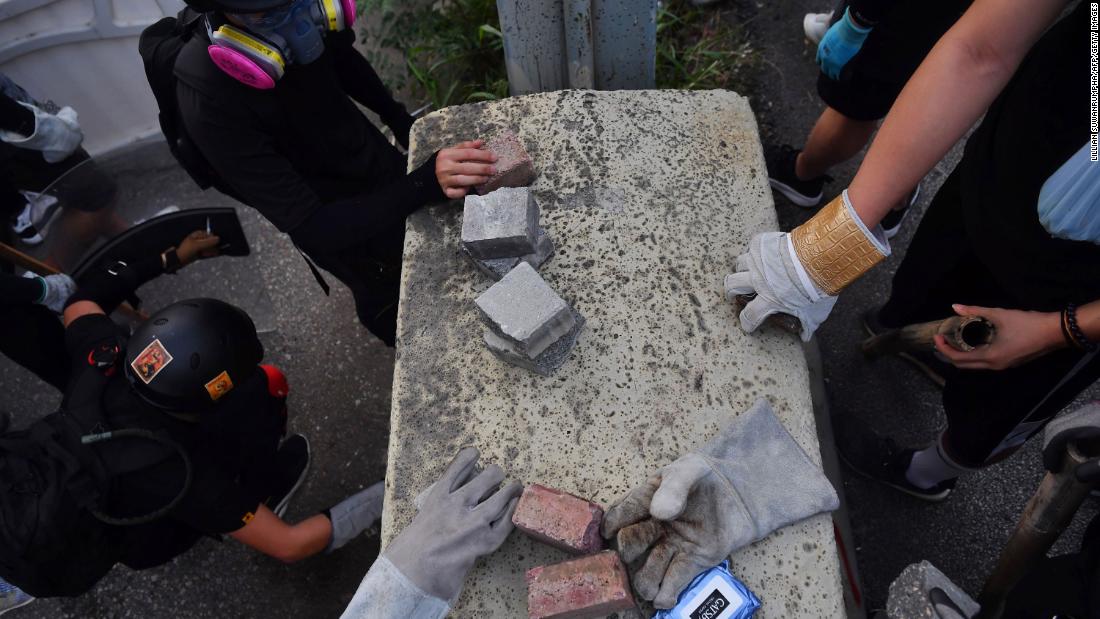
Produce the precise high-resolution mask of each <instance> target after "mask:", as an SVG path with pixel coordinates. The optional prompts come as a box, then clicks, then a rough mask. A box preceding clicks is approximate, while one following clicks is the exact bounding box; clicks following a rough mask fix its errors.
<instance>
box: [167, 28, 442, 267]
mask: <svg viewBox="0 0 1100 619" xmlns="http://www.w3.org/2000/svg"><path fill="white" fill-rule="evenodd" d="M353 42H354V36H353V35H352V33H351V32H349V31H344V32H339V33H331V34H329V35H328V36H327V38H326V40H325V52H324V53H323V54H322V55H321V57H320V58H319V59H317V60H316V61H314V62H312V63H310V64H308V65H294V64H291V65H288V66H287V68H286V72H285V74H284V75H283V77H282V78H281V79H280V80H279V81H278V82H277V83H276V85H275V87H274V88H272V89H270V90H257V89H254V88H251V87H249V86H246V85H245V84H242V83H240V82H238V81H236V80H235V79H233V78H232V77H230V76H228V75H226V74H225V73H223V72H222V71H221V70H220V69H218V68H217V67H216V66H215V65H214V64H213V63H212V62H211V60H210V57H209V55H208V54H207V51H206V48H207V45H208V42H207V39H206V35H205V33H203V32H201V30H200V32H198V33H196V35H195V37H194V38H193V39H192V40H191V41H190V42H189V43H188V44H187V45H186V46H185V47H184V48H183V50H181V52H180V56H179V59H178V60H177V62H176V76H177V77H178V78H179V81H178V86H177V90H176V94H177V100H178V102H179V108H180V116H181V120H182V122H183V125H184V127H185V129H186V131H187V133H188V135H189V136H190V137H191V139H192V141H193V142H194V143H195V145H196V146H197V147H198V149H199V150H200V151H201V152H202V154H203V156H204V157H206V159H207V160H208V161H209V162H210V163H211V164H212V165H213V167H214V168H215V169H216V170H217V172H218V174H219V175H220V176H221V177H222V179H223V180H224V181H225V182H226V183H227V184H228V185H229V186H230V187H231V188H232V189H233V191H234V192H235V193H236V194H237V197H239V198H240V199H242V200H243V201H244V202H245V203H246V204H248V205H250V206H252V207H254V208H256V209H257V210H258V211H260V213H262V214H263V215H264V216H265V217H267V218H268V219H269V220H270V221H271V222H272V223H273V224H275V226H276V227H277V228H279V229H280V230H282V231H284V232H288V233H289V234H290V235H291V238H293V239H294V241H295V242H296V243H298V245H299V246H301V247H302V248H303V249H305V250H306V251H307V252H317V253H326V252H332V251H338V250H340V249H344V248H347V247H351V246H354V245H356V244H361V243H364V242H369V240H370V238H371V237H372V236H373V235H375V234H379V233H380V232H383V231H387V230H392V229H393V225H394V224H396V223H399V222H401V221H403V220H404V218H405V217H406V216H408V214H409V213H412V212H413V211H415V210H416V209H418V208H420V207H421V206H423V205H425V204H427V203H430V202H435V201H441V200H443V199H444V195H443V193H442V190H441V189H440V188H439V185H438V183H437V182H436V179H435V170H434V168H435V158H434V157H433V158H431V159H429V160H428V161H427V162H426V163H425V164H424V165H422V166H420V167H419V168H417V169H416V170H414V171H413V172H412V173H409V174H406V173H405V158H404V156H403V155H401V153H400V152H399V151H398V150H397V149H396V148H394V147H393V146H391V145H390V144H389V142H387V141H386V139H385V138H384V137H383V136H382V134H381V133H380V132H379V131H378V129H377V128H375V127H374V125H372V124H371V123H370V122H369V121H368V120H367V118H366V117H365V116H364V115H363V114H362V113H361V112H360V111H359V109H358V108H357V107H356V106H355V104H354V102H353V99H354V101H358V102H359V103H361V104H362V105H364V106H365V107H367V108H369V109H370V110H372V111H374V112H376V113H377V114H378V115H379V116H380V117H381V118H382V120H383V122H385V123H386V124H387V125H389V126H390V127H391V128H394V129H395V131H398V132H401V131H404V132H406V134H407V131H408V127H409V126H411V124H412V119H411V117H410V116H409V115H408V113H407V112H406V111H405V108H404V107H403V106H402V105H401V104H399V103H397V102H396V101H394V99H393V97H392V96H391V95H390V93H389V92H388V91H387V90H386V88H385V86H384V85H383V84H382V81H381V80H380V79H379V78H378V75H377V74H376V73H375V72H374V70H373V69H372V68H371V66H370V64H369V63H368V62H367V60H366V59H365V58H363V56H362V55H361V54H359V52H357V51H356V50H355V49H354V47H353V46H352V43H353Z"/></svg>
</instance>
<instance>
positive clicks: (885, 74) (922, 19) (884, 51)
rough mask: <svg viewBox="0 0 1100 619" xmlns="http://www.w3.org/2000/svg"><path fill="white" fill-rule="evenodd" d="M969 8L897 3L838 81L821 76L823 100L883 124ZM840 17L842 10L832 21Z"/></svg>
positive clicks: (954, 2) (938, 2) (947, 0)
mask: <svg viewBox="0 0 1100 619" xmlns="http://www.w3.org/2000/svg"><path fill="white" fill-rule="evenodd" d="M969 6H970V0H935V1H934V2H927V1H922V2H917V1H915V0H898V2H897V5H896V6H895V7H894V9H893V10H892V11H890V12H889V13H888V14H887V15H886V17H884V18H883V19H882V21H881V22H879V23H878V24H876V25H875V27H874V29H872V30H871V34H869V35H868V36H867V40H866V41H864V43H863V47H862V48H861V49H860V51H859V53H858V54H856V55H855V56H854V57H853V58H852V60H851V61H849V62H848V64H847V65H845V67H844V69H843V70H842V71H841V73H840V79H839V80H833V79H830V78H829V77H827V76H826V75H825V74H824V73H821V74H820V75H818V78H817V92H818V94H819V95H820V96H821V99H822V100H823V101H824V102H825V104H826V105H828V106H829V107H831V108H833V109H834V110H836V111H838V112H840V113H841V114H843V115H844V116H847V117H848V118H850V119H852V120H879V119H881V118H884V117H885V116H886V113H887V112H889V111H890V108H891V107H892V106H893V105H894V100H895V99H897V98H898V95H899V94H900V93H901V89H902V88H903V87H904V86H905V83H906V82H908V81H909V78H910V77H912V76H913V72H915V71H916V70H917V67H919V66H920V63H921V62H923V61H924V57H925V56H927V55H928V52H929V51H930V50H931V49H932V47H933V46H934V45H935V44H936V41H938V40H939V39H940V37H942V36H943V33H945V32H947V30H948V29H949V28H951V26H952V25H954V23H955V22H956V21H957V20H958V19H959V17H960V16H961V15H962V14H963V13H964V12H965V11H966V9H967V8H968V7H969ZM845 7H846V4H845ZM842 14H843V7H838V8H837V11H836V12H835V13H834V15H833V19H834V20H836V19H839V18H840V16H841V15H842Z"/></svg>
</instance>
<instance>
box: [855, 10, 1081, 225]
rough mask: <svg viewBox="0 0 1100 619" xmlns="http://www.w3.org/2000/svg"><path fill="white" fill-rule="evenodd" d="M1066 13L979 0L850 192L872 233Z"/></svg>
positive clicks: (882, 134)
mask: <svg viewBox="0 0 1100 619" xmlns="http://www.w3.org/2000/svg"><path fill="white" fill-rule="evenodd" d="M1063 7H1064V5H1063V3H1062V2H1056V1H1053V0H1045V1H1043V2H1033V3H1026V4H1025V3H1023V2H1021V0H977V2H975V4H974V5H973V6H972V7H971V9H970V10H969V11H967V13H966V14H965V15H964V16H963V17H962V18H961V19H960V20H959V22H958V23H956V24H955V26H954V27H953V28H952V29H951V30H949V31H948V32H947V34H945V35H944V36H943V38H942V39H940V41H939V43H937V44H936V46H935V47H934V48H933V49H932V51H931V52H930V53H929V54H928V56H927V58H925V60H924V62H923V63H922V64H921V66H920V68H918V69H917V71H916V73H914V75H913V77H912V79H910V80H909V82H908V83H907V84H906V86H905V88H904V90H902V92H901V95H900V96H899V97H898V99H897V101H895V103H894V106H893V107H892V108H891V109H890V113H889V115H887V117H886V120H885V122H884V123H883V125H882V128H881V129H880V130H879V132H878V135H877V136H876V137H875V140H874V142H873V143H872V145H871V148H870V150H869V151H868V153H867V157H866V158H865V159H864V161H863V164H862V165H861V166H860V169H859V171H858V172H857V173H856V177H855V178H854V179H853V180H852V183H851V185H850V186H849V188H848V195H849V198H850V199H851V201H852V205H853V207H854V208H855V211H856V213H857V214H858V215H859V217H860V219H862V220H863V222H864V223H865V224H866V225H867V226H868V227H872V226H874V225H876V224H878V223H879V221H881V220H882V218H883V217H884V216H885V215H886V214H887V213H888V212H889V211H890V209H891V208H893V206H894V205H896V204H897V203H898V202H900V201H901V199H902V198H903V197H904V195H905V194H906V193H908V192H909V191H911V190H912V188H913V187H915V186H916V184H917V183H918V182H919V181H920V179H921V178H923V177H924V175H925V174H927V173H928V171H930V170H931V169H932V167H933V166H935V164H936V163H937V162H939V161H940V160H941V159H942V158H943V156H944V154H946V153H947V151H948V150H949V149H950V148H951V147H952V146H953V145H954V144H955V142H957V141H958V140H959V139H960V138H961V137H962V136H963V135H965V133H966V131H967V130H968V129H969V128H970V127H971V126H972V125H973V124H974V122H975V121H976V120H977V119H978V118H979V117H980V116H981V115H982V114H983V113H984V112H985V110H986V109H987V108H988V107H989V104H990V103H991V102H992V101H993V99H994V98H996V96H997V94H998V93H999V92H1000V91H1001V90H1002V89H1003V88H1004V86H1005V84H1006V83H1007V82H1008V80H1009V79H1010V78H1011V77H1012V74H1013V72H1015V70H1016V67H1017V66H1018V65H1019V63H1020V61H1021V60H1022V58H1023V56H1024V54H1025V53H1026V52H1027V50H1028V49H1030V47H1031V45H1032V43H1033V42H1034V41H1035V40H1036V39H1037V38H1038V37H1039V35H1040V34H1041V33H1042V32H1043V30H1045V28H1046V27H1047V26H1048V25H1049V24H1050V23H1051V22H1052V21H1053V20H1054V18H1055V17H1056V16H1057V15H1058V12H1059V11H1060V10H1061V9H1062V8H1063ZM1021 14H1027V15H1028V18H1027V19H1024V20H1021V19H1020V15H1021Z"/></svg>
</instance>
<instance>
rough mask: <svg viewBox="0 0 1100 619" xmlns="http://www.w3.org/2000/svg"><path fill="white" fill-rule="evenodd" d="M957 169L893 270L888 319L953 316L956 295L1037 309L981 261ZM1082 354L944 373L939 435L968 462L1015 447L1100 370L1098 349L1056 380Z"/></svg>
mask: <svg viewBox="0 0 1100 619" xmlns="http://www.w3.org/2000/svg"><path fill="white" fill-rule="evenodd" d="M959 177H960V174H959V172H958V170H956V171H955V172H952V174H951V176H950V177H948V179H947V181H945V182H944V184H943V187H942V188H941V189H940V191H939V193H937V194H936V197H935V198H934V199H933V200H932V204H931V205H930V206H929V207H928V212H927V213H926V214H925V216H924V219H923V220H922V221H921V223H920V227H919V228H918V229H917V232H916V235H915V236H914V237H913V242H912V243H911V244H910V245H909V248H908V250H906V253H905V258H904V260H902V262H901V265H900V266H899V267H898V270H897V273H895V274H894V281H893V287H892V289H891V293H890V299H889V300H888V301H887V303H886V305H885V306H884V307H883V309H882V311H881V312H880V314H879V319H880V320H881V321H882V323H883V324H885V325H886V326H890V327H900V326H903V325H906V324H912V323H916V322H925V321H929V320H937V319H940V318H946V317H948V316H953V315H954V314H955V312H954V311H953V310H952V309H951V304H952V303H961V304H964V305H978V306H982V307H1000V308H1005V309H1018V310H1038V309H1039V308H1038V307H1033V306H1028V301H1027V295H1026V293H1021V291H1014V290H1008V289H1006V288H1004V287H1003V286H1001V285H1000V284H998V283H997V281H995V278H994V277H993V273H994V271H993V269H995V268H996V265H987V264H984V263H983V262H982V261H981V259H980V257H979V256H978V255H977V254H976V253H975V252H974V250H973V248H972V243H971V241H970V238H969V236H968V232H967V230H966V228H965V227H964V224H963V209H964V208H965V205H964V204H963V203H962V199H961V195H960V192H959V189H960V182H959ZM1021 251H1024V249H1021ZM996 279H999V280H1000V281H1005V280H1006V279H1009V278H1004V277H1001V278H996ZM1074 292H1075V291H1070V290H1067V291H1066V299H1065V301H1067V302H1068V301H1069V300H1071V299H1072V298H1073V297H1074V296H1076V295H1074ZM1083 358H1084V354H1083V353H1081V352H1080V351H1077V350H1073V349H1062V350H1058V351H1055V352H1052V353H1049V354H1046V355H1043V356H1042V357H1039V358H1037V359H1034V360H1032V361H1030V362H1028V363H1025V364H1023V365H1019V366H1016V367H1014V368H1009V369H1007V370H1000V371H991V370H958V371H955V372H951V373H949V374H948V375H946V376H945V377H944V378H945V379H946V380H947V384H946V385H945V386H944V389H943V407H944V412H945V413H946V415H947V430H946V432H945V433H944V435H943V437H942V441H943V447H944V448H945V449H946V451H947V453H948V455H950V456H951V457H952V458H954V459H955V460H956V461H957V462H958V463H959V464H962V465H964V466H970V467H979V466H984V465H986V464H991V463H993V462H996V461H998V460H1000V459H1003V458H1005V457H1007V456H1009V455H1011V454H1012V453H1013V452H1014V451H1015V450H1016V449H1017V448H1019V446H1020V445H1022V444H1023V443H1024V441H1026V440H1027V439H1028V438H1030V437H1031V436H1033V435H1034V434H1035V433H1036V432H1038V431H1039V430H1041V429H1042V428H1043V426H1044V425H1046V423H1047V422H1048V421H1050V419H1052V418H1053V417H1054V416H1055V415H1056V414H1058V412H1059V411H1061V410H1062V409H1063V408H1064V407H1065V406H1066V405H1067V404H1069V403H1070V402H1071V401H1072V400H1073V399H1074V398H1075V397H1076V396H1077V394H1079V393H1081V392H1082V391H1083V390H1085V389H1086V388H1087V387H1088V386H1089V385H1091V384H1092V383H1094V382H1095V381H1096V380H1097V379H1098V378H1100V357H1098V356H1093V358H1092V360H1091V361H1090V362H1088V363H1087V364H1086V365H1085V366H1084V367H1082V368H1079V369H1078V371H1077V372H1076V374H1074V376H1073V377H1072V378H1070V379H1069V380H1067V381H1065V383H1064V384H1061V385H1060V386H1059V383H1061V382H1062V380H1063V378H1065V377H1066V376H1067V375H1068V374H1070V373H1071V371H1072V370H1073V369H1074V368H1075V366H1077V364H1078V362H1080V361H1081V360H1082V359H1083Z"/></svg>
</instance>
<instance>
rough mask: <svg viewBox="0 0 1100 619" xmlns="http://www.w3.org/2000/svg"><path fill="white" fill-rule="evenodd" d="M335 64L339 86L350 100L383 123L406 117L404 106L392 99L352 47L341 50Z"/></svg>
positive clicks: (384, 86) (361, 56)
mask: <svg viewBox="0 0 1100 619" xmlns="http://www.w3.org/2000/svg"><path fill="white" fill-rule="evenodd" d="M337 62H338V69H339V72H340V82H341V85H342V86H343V87H344V91H345V92H347V93H348V94H349V95H350V96H351V98H353V99H355V100H356V101H358V102H359V103H360V104H362V105H363V106H365V107H367V108H368V109H369V110H371V111H372V112H374V113H376V114H378V115H379V116H380V117H381V118H382V119H383V120H384V121H385V120H393V119H396V118H399V117H401V116H407V115H408V112H407V111H406V109H405V106H404V105H402V104H401V103H399V102H398V101H397V100H396V99H394V98H393V95H392V94H391V93H390V91H389V89H388V88H386V85H385V84H384V83H382V78H380V77H378V73H377V72H376V71H375V70H374V67H372V66H371V64H370V62H369V61H368V60H367V59H366V58H364V57H363V55H362V54H360V53H359V51H358V50H356V49H355V48H354V47H351V46H349V47H348V48H347V49H344V50H342V51H341V54H340V55H339V57H338V60H337Z"/></svg>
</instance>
